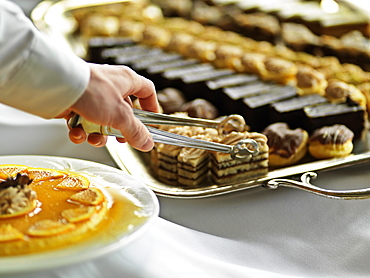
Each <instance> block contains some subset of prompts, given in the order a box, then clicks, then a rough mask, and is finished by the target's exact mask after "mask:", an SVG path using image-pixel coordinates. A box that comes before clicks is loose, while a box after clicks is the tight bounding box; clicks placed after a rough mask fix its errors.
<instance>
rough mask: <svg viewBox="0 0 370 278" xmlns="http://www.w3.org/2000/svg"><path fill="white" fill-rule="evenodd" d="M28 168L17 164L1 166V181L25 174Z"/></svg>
mask: <svg viewBox="0 0 370 278" xmlns="http://www.w3.org/2000/svg"><path fill="white" fill-rule="evenodd" d="M27 168H28V167H27V166H25V165H17V164H3V165H0V179H3V180H5V179H7V178H9V177H15V176H16V175H17V174H18V173H25V172H26V171H27Z"/></svg>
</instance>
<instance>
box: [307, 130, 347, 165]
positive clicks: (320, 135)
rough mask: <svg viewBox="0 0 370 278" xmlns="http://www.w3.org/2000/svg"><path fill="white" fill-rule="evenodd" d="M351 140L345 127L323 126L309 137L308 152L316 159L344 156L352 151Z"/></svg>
mask: <svg viewBox="0 0 370 278" xmlns="http://www.w3.org/2000/svg"><path fill="white" fill-rule="evenodd" d="M353 138H354V134H353V132H352V131H351V130H350V129H349V128H347V127H346V126H345V125H333V126H324V127H322V128H320V129H317V130H315V131H314V133H313V134H312V135H311V136H310V138H309V142H308V144H309V147H308V150H309V152H310V154H311V155H312V156H313V157H315V158H317V159H327V158H333V157H342V156H346V155H349V154H350V153H351V152H352V150H353V142H352V141H353Z"/></svg>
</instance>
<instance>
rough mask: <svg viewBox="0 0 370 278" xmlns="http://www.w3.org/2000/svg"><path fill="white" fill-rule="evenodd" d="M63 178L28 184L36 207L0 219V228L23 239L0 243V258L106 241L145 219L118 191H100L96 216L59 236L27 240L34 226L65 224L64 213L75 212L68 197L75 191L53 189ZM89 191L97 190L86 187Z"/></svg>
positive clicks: (114, 189) (73, 204) (74, 204)
mask: <svg viewBox="0 0 370 278" xmlns="http://www.w3.org/2000/svg"><path fill="white" fill-rule="evenodd" d="M61 179H63V178H57V179H51V180H46V181H39V182H36V183H31V185H30V187H31V188H32V189H33V190H35V191H36V193H37V206H36V208H35V209H34V210H33V211H31V212H30V213H28V214H25V215H20V216H17V217H13V218H3V219H1V218H0V225H1V224H11V225H12V226H13V227H15V228H16V229H18V230H19V231H20V232H22V233H23V234H24V235H25V236H24V238H23V239H21V240H13V241H9V242H6V241H5V242H0V256H12V255H20V254H29V253H37V252H42V251H48V250H53V249H56V248H62V247H66V246H69V245H72V244H75V243H76V242H82V241H84V242H85V241H86V240H89V239H92V238H94V241H96V239H99V240H110V239H112V238H116V236H118V235H120V234H122V233H124V232H126V231H127V230H128V229H130V228H131V227H133V226H136V225H138V224H140V223H141V222H142V221H143V220H144V219H145V218H143V217H141V216H140V208H139V207H138V206H137V205H135V204H134V203H133V201H131V200H129V199H128V198H127V197H126V196H125V195H124V194H121V193H120V190H121V189H119V188H100V189H101V191H102V192H103V193H104V195H105V200H104V201H103V203H102V204H99V205H97V206H96V209H97V211H98V212H97V213H95V214H94V215H93V216H92V217H91V218H90V219H88V220H85V221H80V222H76V223H73V224H74V225H75V228H74V229H73V230H71V231H67V232H65V233H62V234H58V235H52V236H46V237H45V236H42V237H38V236H29V235H28V234H27V230H28V229H29V227H30V226H32V225H33V224H34V223H35V222H37V221H39V220H43V219H51V220H58V221H62V222H66V220H65V219H63V217H62V216H61V212H62V211H63V210H65V209H71V208H78V207H79V206H81V204H79V203H73V202H71V201H70V200H68V199H69V198H70V196H72V195H73V194H75V193H76V190H67V189H57V188H55V187H54V186H55V185H56V184H58V183H60V182H61ZM90 187H97V188H99V187H98V186H94V185H93V184H90Z"/></svg>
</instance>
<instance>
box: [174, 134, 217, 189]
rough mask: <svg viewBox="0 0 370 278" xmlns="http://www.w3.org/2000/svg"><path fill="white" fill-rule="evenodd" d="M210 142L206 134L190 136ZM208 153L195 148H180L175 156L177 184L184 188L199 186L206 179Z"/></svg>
mask: <svg viewBox="0 0 370 278" xmlns="http://www.w3.org/2000/svg"><path fill="white" fill-rule="evenodd" d="M192 138H194V139H200V140H210V138H209V136H207V134H201V135H195V136H192ZM208 163H209V152H208V151H206V150H202V149H196V148H182V149H181V151H180V153H179V154H178V156H177V183H178V184H179V185H183V186H186V187H196V186H199V185H201V184H202V183H203V182H204V181H205V180H207V178H208V170H209V165H208Z"/></svg>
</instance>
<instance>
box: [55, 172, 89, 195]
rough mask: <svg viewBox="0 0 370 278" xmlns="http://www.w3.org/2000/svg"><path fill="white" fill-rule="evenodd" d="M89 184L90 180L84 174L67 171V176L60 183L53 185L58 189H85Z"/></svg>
mask: <svg viewBox="0 0 370 278" xmlns="http://www.w3.org/2000/svg"><path fill="white" fill-rule="evenodd" d="M89 185H90V180H89V179H88V178H86V177H85V176H82V175H79V174H75V173H68V176H66V177H64V178H63V179H62V181H61V182H60V183H58V184H57V185H56V186H55V187H56V188H58V189H68V190H76V191H77V190H82V189H87V188H88V187H89Z"/></svg>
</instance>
